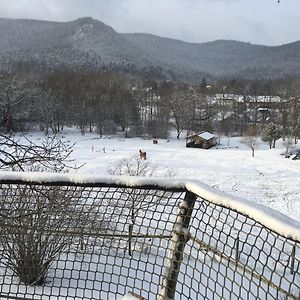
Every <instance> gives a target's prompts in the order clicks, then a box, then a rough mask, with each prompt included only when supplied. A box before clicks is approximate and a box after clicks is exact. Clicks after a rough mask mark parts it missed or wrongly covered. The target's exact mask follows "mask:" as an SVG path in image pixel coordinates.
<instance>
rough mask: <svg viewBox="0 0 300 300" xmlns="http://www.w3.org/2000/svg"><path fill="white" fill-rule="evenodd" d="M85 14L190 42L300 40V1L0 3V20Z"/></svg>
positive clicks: (57, 18)
mask: <svg viewBox="0 0 300 300" xmlns="http://www.w3.org/2000/svg"><path fill="white" fill-rule="evenodd" d="M85 16H91V17H93V18H96V19H99V20H101V21H103V22H104V23H106V24H108V25H110V26H112V27H113V28H114V29H115V30H116V31H118V32H146V33H152V34H156V35H160V36H164V37H171V38H176V39H181V40H185V41H190V42H207V41H212V40H216V39H232V40H240V41H245V42H251V43H256V44H264V45H279V44H285V43H290V42H294V41H297V40H300V0H280V3H277V0H0V17H6V18H30V19H42V20H55V21H69V20H73V19H76V18H79V17H85Z"/></svg>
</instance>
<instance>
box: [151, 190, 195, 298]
mask: <svg viewBox="0 0 300 300" xmlns="http://www.w3.org/2000/svg"><path fill="white" fill-rule="evenodd" d="M196 198H197V196H196V195H195V194H193V193H191V192H188V191H187V192H186V194H185V197H184V200H183V201H182V202H181V203H180V205H179V213H178V215H177V218H176V221H175V225H174V228H173V234H172V238H171V241H170V245H169V248H168V250H167V260H168V263H167V267H166V272H165V274H164V279H163V283H162V289H161V291H160V293H159V295H158V296H157V300H173V299H174V297H175V291H176V284H177V278H178V274H179V270H180V265H181V262H182V259H183V251H184V247H185V245H186V243H187V242H188V240H189V230H188V228H189V224H190V220H191V215H192V211H193V208H194V204H195V201H196Z"/></svg>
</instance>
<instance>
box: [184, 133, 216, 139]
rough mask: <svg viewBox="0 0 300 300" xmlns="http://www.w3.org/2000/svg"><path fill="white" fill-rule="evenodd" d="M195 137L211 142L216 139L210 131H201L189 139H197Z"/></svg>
mask: <svg viewBox="0 0 300 300" xmlns="http://www.w3.org/2000/svg"><path fill="white" fill-rule="evenodd" d="M195 136H199V137H201V138H202V139H204V140H206V141H209V140H211V139H212V138H214V137H215V136H214V135H213V134H211V133H210V132H208V131H201V132H198V133H196V134H193V135H190V136H188V137H187V139H190V138H191V137H195Z"/></svg>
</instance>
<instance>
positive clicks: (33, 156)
mask: <svg viewBox="0 0 300 300" xmlns="http://www.w3.org/2000/svg"><path fill="white" fill-rule="evenodd" d="M22 139H23V141H21V139H15V138H14V137H9V136H7V135H4V134H0V169H2V170H13V171H25V170H28V169H30V170H34V171H39V170H43V171H54V172H60V171H62V170H63V169H66V168H75V167H74V166H73V160H72V159H71V158H70V156H71V154H72V152H73V144H69V143H65V142H62V140H61V139H59V138H57V137H56V136H53V137H50V136H47V137H45V139H44V140H42V141H41V142H40V143H39V144H36V143H33V142H32V141H30V140H29V139H27V138H26V137H25V136H23V137H22ZM79 167H80V166H78V167H76V168H79Z"/></svg>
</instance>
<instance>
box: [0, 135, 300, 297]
mask: <svg viewBox="0 0 300 300" xmlns="http://www.w3.org/2000/svg"><path fill="white" fill-rule="evenodd" d="M61 137H62V139H63V140H65V141H67V142H70V143H74V142H75V143H76V144H75V146H74V152H73V153H72V159H74V162H73V163H74V164H76V165H77V166H79V165H82V164H83V166H82V167H81V168H80V169H79V170H77V171H75V170H73V171H70V172H77V173H82V174H88V175H99V176H102V175H107V174H109V171H108V170H109V169H110V168H112V167H114V166H116V164H117V163H118V162H119V161H120V160H121V159H124V158H125V159H126V158H130V157H132V156H133V155H137V154H138V152H139V149H141V150H142V151H146V152H147V162H148V163H149V165H150V166H151V167H153V168H155V172H154V174H153V177H164V178H165V177H170V176H171V177H174V178H179V179H194V180H195V179H196V180H199V181H201V182H203V183H205V184H207V185H209V186H211V187H214V188H216V189H218V190H220V191H224V192H225V193H227V194H231V195H235V196H239V197H242V198H244V199H248V200H250V201H253V202H256V203H260V204H264V205H266V206H269V207H272V208H275V209H277V210H278V211H280V212H282V213H284V214H286V215H288V216H290V217H292V218H293V219H295V220H298V221H299V220H300V199H299V195H300V161H293V160H291V159H286V158H284V155H282V154H283V153H284V152H285V148H284V144H283V142H282V141H278V142H277V146H276V149H271V150H270V149H269V147H268V145H267V144H265V143H259V145H258V149H257V150H256V151H255V157H254V158H253V157H251V150H250V148H248V147H247V146H246V145H245V144H243V143H241V138H240V137H235V138H230V139H228V138H222V139H221V145H220V146H217V147H215V148H212V149H209V150H203V149H192V148H186V147H185V139H184V138H182V139H181V140H177V139H176V138H170V140H168V141H166V140H158V144H157V145H156V144H153V142H152V140H143V139H140V138H131V139H124V138H120V137H116V136H111V137H107V136H106V137H103V138H100V137H99V136H98V135H97V134H90V133H89V134H85V135H84V136H82V135H81V134H79V133H76V132H72V131H67V132H66V133H64V134H63V135H62V136H61ZM27 138H29V139H30V140H33V141H34V142H38V141H40V140H41V139H43V138H44V136H43V135H42V134H41V133H32V134H28V135H27ZM296 146H298V147H300V145H296ZM158 211H160V210H158ZM208 211H209V209H208ZM223 214H225V215H226V213H224V212H223ZM225 215H224V216H225ZM208 216H210V215H208ZM218 216H221V215H218ZM222 216H223V215H222ZM203 218H204V217H203ZM217 219H218V218H217ZM195 222H196V223H195V224H194V227H193V228H194V229H195V228H196V229H197V230H198V229H199V228H200V225H199V224H197V220H196V221H195ZM216 222H217V221H216ZM204 223H205V222H204ZM242 223H243V222H242ZM242 223H241V224H242ZM205 224H206V223H205ZM143 225H145V224H143ZM219 225H220V226H221V228H222V230H223V223H222V221H221V223H220V224H219ZM235 225H237V224H236V223H235ZM146 227H147V228H148V226H146ZM150 227H151V226H150ZM158 227H159V226H158ZM151 228H154V227H151ZM208 229H209V228H208ZM219 229H220V228H219V227H218V226H215V227H211V230H216V232H218V230H219ZM229 229H230V226H229ZM244 229H245V228H244ZM199 232H201V233H203V234H204V236H201V241H204V242H207V244H209V245H210V243H209V242H211V241H214V240H213V239H212V240H211V237H214V236H215V234H214V233H213V232H212V233H211V234H210V233H209V232H208V230H207V229H206V230H200V231H199ZM243 232H248V231H247V230H246V231H245V230H244V231H241V235H240V239H241V242H243V239H242V233H243ZM251 232H252V231H251ZM206 234H207V236H206ZM230 234H231V233H230ZM230 234H228V236H230ZM260 234H262V233H260ZM195 236H198V234H195ZM216 236H217V234H216ZM268 237H269V244H268V243H266V245H265V246H266V247H268V246H269V245H270V238H271V239H272V237H270V236H268ZM205 238H206V239H208V240H207V241H206V240H205ZM251 238H252V237H251V236H249V239H250V240H247V241H248V243H249V241H251ZM246 239H247V238H246ZM230 241H231V242H230V243H231V244H230V243H229V240H226V241H224V243H225V242H226V243H227V242H228V243H229V244H230V245H229V246H230V247H229V248H228V249H229V250H230V251H232V249H233V248H234V245H235V244H232V243H234V240H233V239H231V240H230ZM265 241H268V239H267V238H265V237H264V236H263V235H262V236H261V238H260V239H259V240H258V244H259V243H264V242H265ZM219 243H220V241H219ZM278 243H279V244H280V240H279V241H278ZM221 244H222V245H223V241H221ZM279 244H276V245H277V248H280V249H281V248H282V247H279V246H278V245H279ZM222 245H221V248H222ZM247 245H250V244H247ZM280 245H281V244H280ZM153 246H154V244H153ZM219 246H220V245H219ZM287 247H290V245H287ZM154 248H155V247H154ZM154 248H153V249H154ZM246 248H247V247H246ZM246 248H245V247H244V248H243V251H244V252H245V253H243V254H241V255H240V258H239V259H240V262H242V263H244V264H245V265H250V266H252V264H253V265H254V264H255V265H256V261H260V262H261V261H262V260H263V261H268V258H262V256H261V255H260V256H259V257H260V260H255V261H249V257H255V256H256V255H255V253H252V252H253V251H252V250H253V249H252V248H251V249H250V250H249V249H248V250H249V251H250V252H249V253H248V252H247V251H248V250H247V249H246ZM197 249H198V248H197ZM226 249H227V248H226ZM256 249H257V248H256ZM264 249H265V251H266V252H263V253H269V252H268V251H269V250H270V249H268V248H264ZM229 250H228V251H229ZM275 250H276V247H275ZM275 250H274V251H273V252H274V253H275V252H276V251H275ZM153 251H154V250H153ZM201 251H202V252H203V253H202V252H201ZM192 252H193V251H191V253H192ZM254 252H255V251H254ZM122 253H123V252H122ZM195 253H196V255H195V259H193V257H192V256H191V257H189V262H188V263H186V265H188V268H191V269H187V270H186V273H187V274H193V276H191V278H193V280H195V281H193V282H189V281H188V280H189V279H187V278H189V276H188V277H187V278H185V279H182V282H185V283H186V286H185V287H184V288H187V286H195V287H196V286H197V284H199V282H202V281H203V282H204V283H203V282H202V283H201V284H202V285H203V284H204V285H203V286H202V285H200V287H199V286H198V288H200V289H204V290H206V289H207V287H208V286H209V283H205V280H206V279H207V280H209V278H210V277H211V276H213V275H212V273H211V269H214V270H215V271H216V270H217V272H218V273H219V275H218V276H219V277H218V278H213V286H214V282H221V281H220V280H223V281H224V282H221V283H220V286H219V287H218V289H219V290H220V291H219V292H220V293H221V292H223V287H224V286H228V287H230V286H231V282H228V283H227V282H226V278H231V277H232V278H234V282H235V284H237V285H238V287H241V286H245V280H246V281H247V282H248V286H247V285H246V286H245V288H244V290H243V291H242V293H245V298H246V294H247V293H248V291H249V290H251V288H250V286H252V287H254V288H256V286H257V285H258V283H256V282H255V280H254V281H253V278H252V277H251V278H250V277H249V278H248V277H247V275H245V274H244V273H243V278H242V276H240V275H239V273H238V272H237V273H234V274H235V275H229V273H228V272H230V271H231V270H233V269H230V268H229V267H228V266H229V264H228V262H227V261H225V262H223V261H222V264H221V261H220V262H218V261H216V254H211V253H210V252H209V251H206V250H205V251H204V250H203V249H202V250H201V249H200V250H199V251H197V252H195ZM201 253H202V254H203V255H202V254H201ZM247 253H248V254H247ZM274 253H273V254H274ZM276 253H277V252H276ZM276 253H275V254H274V256H276V255H277V254H278V253H279V252H278V253H277V254H276ZM285 253H291V249H288V251H287V250H286V249H285ZM192 254H193V253H192ZM227 254H228V257H231V252H230V253H227ZM250 254H251V255H250ZM297 254H298V253H297ZM135 255H137V257H138V259H139V260H141V261H143V262H145V265H146V262H148V260H149V258H150V261H151V259H153V261H156V259H157V254H155V253H152V252H150V253H149V254H147V255H146V254H144V253H138V252H137V253H135ZM201 255H202V256H203V259H202V256H201ZM211 255H212V256H211ZM278 255H279V254H278ZM282 255H283V256H284V255H285V254H282ZM123 256H124V257H123ZM123 256H122V257H121V256H118V259H120V262H117V261H116V259H117V258H116V257H114V256H110V255H109V256H107V259H108V261H106V262H105V263H104V264H99V266H98V267H99V268H104V267H105V266H107V265H109V266H111V267H112V268H115V267H118V266H121V265H123V266H124V264H125V265H127V262H128V266H130V267H131V268H132V272H142V273H141V274H140V273H139V275H137V274H138V273H134V274H133V275H132V277H131V278H140V277H142V274H144V273H145V274H148V273H147V272H144V273H143V270H139V268H140V265H139V266H135V265H134V263H135V259H134V257H135V256H134V257H133V258H132V259H130V263H129V260H128V259H129V258H128V257H126V255H125V254H124V253H123ZM159 257H160V259H162V257H165V255H161V256H159ZM98 258H99V255H97V259H98ZM206 259H208V262H206ZM280 259H281V260H282V259H284V262H282V261H281V260H280V263H279V265H280V266H283V267H286V261H289V258H286V257H283V258H282V257H281V258H280ZM110 260H111V263H108V262H109V261H110ZM127 260H128V261H127ZM296 260H297V261H299V260H298V256H296ZM71 261H72V260H71ZM86 261H89V262H90V260H86ZM91 261H92V260H91ZM156 262H158V264H156V266H163V265H164V263H163V261H161V262H160V261H156ZM204 262H205V263H204ZM78 263H79V264H78V266H77V265H76V266H75V265H73V267H74V269H75V270H81V269H83V271H84V272H86V271H87V270H86V269H85V267H86V266H87V265H86V264H85V260H84V259H83V262H81V261H78ZM227 265H228V266H227ZM258 265H259V264H258ZM208 266H210V268H208ZM225 266H227V267H225ZM73 267H72V268H73ZM186 268H187V267H186ZM201 268H202V272H200V273H201V274H202V275H201V276H202V277H201V278H202V279H201V280H202V281H201V280H200V278H197V276H198V275H197V274H198V273H197V272H194V270H201ZM207 268H208V269H207ZM264 268H265V267H264ZM278 268H279V267H278V266H277V269H276V271H278ZM99 270H100V269H99ZM130 270H131V269H130ZM146 270H147V269H146ZM263 270H265V269H263ZM268 270H272V272H273V269H272V268H271V269H268ZM268 270H267V271H268ZM127 271H128V269H126V268H122V271H120V270H119V269H118V270H117V271H115V270H114V269H113V270H112V272H111V273H112V274H115V275H116V276H115V279H113V281H112V282H119V281H118V280H124V282H127V285H129V286H134V281H132V282H131V281H129V282H128V279H127V278H128V274H127V273H126V272H127ZM257 271H259V270H257ZM279 271H280V272H281V271H282V270H279ZM122 272H124V274H123V273H122ZM234 272H235V271H234ZM272 272H271V273H270V274H273V273H272ZM280 272H279V273H280ZM288 272H290V271H289V269H288ZM104 273H105V272H104V271H100V272H97V276H100V277H101V276H102V275H103V274H104ZM154 273H155V274H156V273H157V274H162V273H163V272H162V271H161V270H157V272H154ZM200 273H199V274H200ZM265 273H266V272H263V274H264V276H267V275H268V273H266V274H265ZM78 274H79V273H78ZM80 274H81V273H80ZM84 274H87V273H84ZM95 274H96V273H95V272H94V271H93V272H92V275H91V276H92V277H91V278H94V277H93V276H96V275H95ZM149 274H150V273H149ZM151 274H152V273H151ZM151 274H150V275H151ZM195 274H196V275H195ZM276 274H277V273H276ZM289 274H290V273H289ZM150 275H149V276H150ZM82 276H83V275H82V274H81V275H80V276H79V275H78V276H77V275H72V276H71V275H70V282H71V281H72V280H73V281H74V282H73V281H72V282H73V283H72V284H70V282H69V281H68V280H67V279H66V278H65V277H66V274H65V275H64V276H63V277H64V279H62V278H61V279H60V278H56V279H55V280H62V282H64V286H60V285H59V284H58V285H54V286H60V288H59V291H60V294H64V292H65V293H69V292H70V290H68V287H72V286H76V285H77V283H78V282H79V281H78V278H79V277H80V278H81V279H82V278H83V277H82ZM86 276H87V275H86ZM143 276H145V275H143ZM147 276H148V275H147ZM151 276H152V275H151ZM179 276H181V275H179ZM195 276H196V277H195ZM199 276H200V275H199ZM228 276H229V277H228ZM272 276H273V275H272ZM288 276H290V275H288ZM297 276H298V275H297ZM67 277H68V276H67ZM100 277H99V278H100ZM194 277H195V278H194ZM118 278H121V279H118ZM267 278H269V277H268V276H267ZM93 280H94V279H93ZM97 280H98V279H97ZM157 280H158V279H157ZM278 280H279V279H278ZM229 281H230V280H229ZM289 281H290V282H292V281H293V280H292V279H290V278H289ZM294 281H295V284H297V286H299V285H298V283H297V282H298V281H297V282H296V280H294ZM97 282H102V279H101V278H100V279H99V280H98V281H97ZM147 282H152V284H154V283H155V286H154V287H150V286H147V287H146V288H147V290H156V289H157V287H158V286H159V281H157V282H156V281H155V282H154V281H153V278H150V279H149V280H148V281H147V280H146V284H148V283H147ZM242 282H243V284H242ZM253 282H254V284H253ZM273 282H275V283H276V278H275V277H274V278H273ZM50 283H51V285H52V281H51V280H50V279H49V284H50ZM255 283H256V284H257V285H256V284H255ZM92 284H93V283H92V282H91V283H89V282H88V281H82V285H84V286H85V287H86V286H92ZM6 286H7V287H9V284H7V285H6ZM283 286H284V284H283ZM4 287H5V286H4ZM9 288H11V287H9ZM15 288H17V286H16V287H15ZM19 288H20V287H18V289H19ZM48 289H49V291H48ZM102 289H103V290H102ZM102 289H101V293H103V295H102V294H101V295H100V298H102V299H118V298H115V297H114V296H109V297H108V294H107V292H106V291H107V290H109V291H110V292H111V293H113V292H114V290H113V289H112V288H111V286H109V289H107V288H105V287H102ZM24 290H26V288H25V287H24ZM129 290H130V289H129ZM263 290H265V291H266V290H268V289H267V288H264V287H263ZM3 291H4V292H5V290H3ZM19 291H20V290H19ZM28 291H29V290H28ZM47 291H48V294H51V293H53V291H54V290H53V288H52V289H50V285H49V287H47V286H46V287H45V289H43V290H42V291H40V293H44V292H47ZM76 291H79V292H80V293H81V292H85V290H84V288H83V289H80V288H77V289H76ZM90 291H91V290H90V289H88V290H87V292H90ZM119 292H120V291H119ZM125 292H126V291H125V289H124V291H121V294H124V293H125ZM184 292H185V294H187V295H188V294H189V293H195V292H196V290H192V291H190V290H189V293H188V292H187V291H184ZM230 292H231V288H228V289H226V290H225V293H230ZM271 292H272V293H273V292H274V291H272V290H271ZM292 292H293V291H292ZM189 295H190V296H191V294H189ZM252 295H255V293H253V294H252ZM75 296H76V297H82V296H84V297H86V296H88V295H79V294H76V295H75ZM88 297H90V296H88ZM97 297H99V295H98V296H97ZM191 297H192V296H191ZM196 297H197V295H196V294H195V295H194V296H193V297H192V299H193V298H195V299H196ZM223 297H225V299H235V298H234V297H233V296H232V295H229V294H228V295H227V294H223ZM251 297H252V296H251ZM251 297H250V298H249V299H252V298H251ZM275 297H276V296H274V297H273V299H275ZM209 298H211V299H212V298H213V296H212V295H211V296H209ZM262 298H264V297H262ZM53 299H54V298H53ZM247 299H248V298H247Z"/></svg>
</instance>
